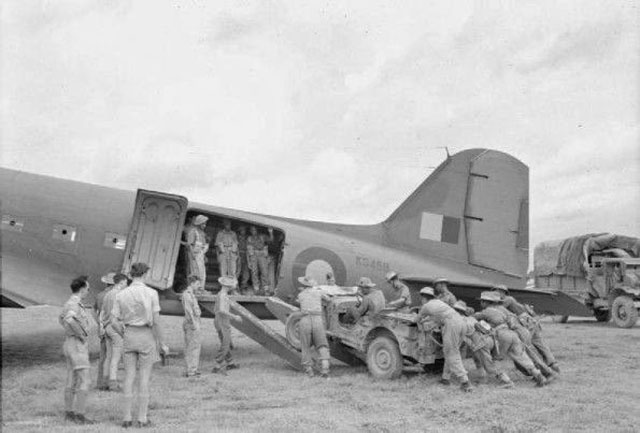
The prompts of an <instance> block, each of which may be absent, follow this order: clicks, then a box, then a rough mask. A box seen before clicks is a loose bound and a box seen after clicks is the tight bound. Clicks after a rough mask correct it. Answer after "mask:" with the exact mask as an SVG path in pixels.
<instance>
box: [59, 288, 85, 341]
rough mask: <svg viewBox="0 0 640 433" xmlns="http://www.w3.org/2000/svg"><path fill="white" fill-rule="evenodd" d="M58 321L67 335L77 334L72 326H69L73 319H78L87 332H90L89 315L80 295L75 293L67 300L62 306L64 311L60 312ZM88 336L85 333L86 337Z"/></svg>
mask: <svg viewBox="0 0 640 433" xmlns="http://www.w3.org/2000/svg"><path fill="white" fill-rule="evenodd" d="M58 321H59V322H60V324H61V325H62V327H63V328H64V335H65V336H67V337H75V336H76V333H75V332H74V330H73V329H72V328H71V326H69V323H71V322H73V321H76V322H77V323H78V324H79V325H80V326H81V327H82V329H84V330H85V333H88V331H89V315H88V314H87V311H86V309H85V308H84V305H82V303H81V300H80V296H78V295H75V294H74V295H71V297H70V298H69V300H68V301H67V302H65V304H64V306H63V307H62V313H60V317H59V318H58ZM86 336H87V335H86V334H85V337H86Z"/></svg>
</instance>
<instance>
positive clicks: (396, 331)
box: [267, 295, 444, 379]
mask: <svg viewBox="0 0 640 433" xmlns="http://www.w3.org/2000/svg"><path fill="white" fill-rule="evenodd" d="M273 302H274V301H271V302H268V303H267V306H268V307H269V308H270V310H272V311H273V312H274V314H275V315H276V316H277V317H278V318H279V319H280V320H281V321H282V322H283V323H285V335H286V338H287V340H288V341H289V342H290V343H291V344H292V345H293V346H294V347H295V348H296V349H298V350H299V349H300V336H299V321H300V316H299V315H296V314H293V313H295V312H296V311H299V310H298V308H297V307H295V306H292V305H289V304H287V305H286V306H285V305H283V304H280V308H281V309H283V308H284V309H286V312H278V311H277V309H278V307H275V308H274V305H273ZM358 302H359V298H358V296H357V295H343V296H333V297H331V299H330V300H329V301H325V302H324V303H323V314H324V323H325V327H326V334H327V340H328V342H329V349H330V352H331V356H332V357H334V358H336V359H338V360H340V361H342V362H345V363H346V364H349V365H354V366H358V365H366V366H367V368H368V370H369V373H370V374H371V375H372V376H373V377H375V378H377V379H395V378H397V377H399V376H400V375H401V374H402V372H403V371H404V370H405V369H414V371H415V370H423V371H432V372H437V371H439V370H440V369H441V368H442V366H443V365H444V355H443V353H442V336H441V334H440V330H439V328H438V327H437V326H434V325H432V324H429V323H427V324H424V325H423V324H417V323H415V321H414V319H415V317H416V315H415V312H412V311H397V310H382V311H381V312H379V313H377V314H375V315H365V316H363V317H361V318H359V320H357V321H355V323H353V321H352V320H349V317H350V315H349V313H348V312H349V311H350V309H351V308H352V307H354V306H355V305H357V304H358ZM425 327H426V328H425Z"/></svg>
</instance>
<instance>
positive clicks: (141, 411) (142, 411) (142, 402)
mask: <svg viewBox="0 0 640 433" xmlns="http://www.w3.org/2000/svg"><path fill="white" fill-rule="evenodd" d="M138 402H139V406H138V421H139V422H143V423H144V422H147V410H148V408H149V395H148V394H147V395H144V394H140V395H138Z"/></svg>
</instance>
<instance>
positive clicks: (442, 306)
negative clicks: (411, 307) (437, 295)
mask: <svg viewBox="0 0 640 433" xmlns="http://www.w3.org/2000/svg"><path fill="white" fill-rule="evenodd" d="M456 316H459V314H458V313H457V312H456V310H454V309H453V308H451V306H449V304H447V303H445V302H443V301H441V300H440V299H431V300H430V301H429V302H427V303H426V304H424V305H423V306H422V307H421V308H420V311H419V312H418V321H421V320H422V319H424V318H425V317H430V318H431V319H433V321H434V322H436V323H438V324H439V325H444V323H445V322H446V321H447V320H449V319H451V318H455V317H456Z"/></svg>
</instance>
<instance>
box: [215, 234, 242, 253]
mask: <svg viewBox="0 0 640 433" xmlns="http://www.w3.org/2000/svg"><path fill="white" fill-rule="evenodd" d="M216 246H217V247H218V248H220V249H221V250H223V251H233V252H236V251H238V236H237V235H236V233H235V232H233V231H231V230H228V231H227V230H221V231H219V232H218V234H217V235H216Z"/></svg>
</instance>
